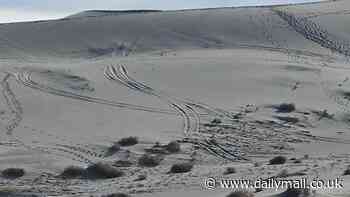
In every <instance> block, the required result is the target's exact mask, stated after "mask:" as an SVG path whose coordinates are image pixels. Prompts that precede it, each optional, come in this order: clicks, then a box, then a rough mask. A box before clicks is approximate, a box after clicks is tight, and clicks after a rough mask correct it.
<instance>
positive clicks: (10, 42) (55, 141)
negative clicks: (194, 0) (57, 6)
mask: <svg viewBox="0 0 350 197" xmlns="http://www.w3.org/2000/svg"><path fill="white" fill-rule="evenodd" d="M348 10H350V2H348V1H346V0H339V1H327V2H322V3H311V4H300V5H281V6H271V7H269V6H264V7H242V8H216V9H201V10H200V9H198V10H179V11H157V10H139V11H127V12H122V11H101V10H92V11H86V12H82V13H78V14H75V15H71V16H68V17H66V18H63V19H60V20H50V21H37V22H26V23H12V24H0V65H1V67H0V71H1V72H0V128H1V132H0V170H3V169H5V168H10V167H11V168H13V167H17V168H23V169H25V170H26V174H25V176H23V177H21V178H18V179H8V178H6V177H4V176H2V177H0V196H1V195H2V194H4V195H12V196H21V195H22V196H26V195H27V194H30V195H31V194H33V192H34V193H38V194H39V193H40V194H42V195H44V196H53V195H55V196H90V195H93V196H102V195H107V194H111V193H115V192H124V193H127V194H130V195H131V196H145V197H146V196H169V197H171V196H178V195H183V196H226V195H228V194H229V193H230V192H232V190H236V189H232V188H230V189H227V188H226V189H223V188H219V186H218V188H216V190H214V191H208V190H206V189H205V188H204V187H203V183H204V180H205V179H206V178H209V177H215V178H216V179H217V180H218V181H219V180H221V179H235V180H238V179H251V180H256V179H258V178H260V179H264V180H265V179H268V178H276V179H278V180H285V179H300V178H303V177H306V178H308V179H309V180H313V179H314V178H318V179H324V180H325V179H327V180H328V179H336V178H341V179H344V181H343V183H344V186H345V187H344V188H341V189H334V188H333V189H317V190H316V189H315V191H310V193H308V195H311V196H346V195H348V192H349V189H348V187H347V186H348V185H349V183H350V181H349V177H348V176H345V175H343V173H344V171H345V170H346V169H347V168H348V165H349V162H350V160H349V159H350V157H349V153H348V148H349V146H350V133H349V132H348V128H349V117H348V116H349V107H348V106H349V103H350V102H349V95H350V93H349V92H350V89H349V82H350V81H349V69H348V65H349V62H348V59H349V55H350V45H349V43H350V29H349V28H348V27H349V22H350V21H349V19H348V18H349V17H348V14H349V13H348ZM129 136H136V137H137V139H138V143H137V144H136V145H134V144H132V146H131V145H130V146H123V145H121V144H120V142H119V143H117V142H118V141H119V140H121V139H122V138H125V137H129ZM124 140H125V139H124ZM171 141H176V142H177V143H179V145H180V147H181V150H176V151H173V152H172V151H171V150H170V151H169V149H168V145H167V144H168V143H169V142H171ZM119 145H120V146H119ZM175 148H176V147H175ZM144 154H149V155H153V156H156V158H157V159H159V161H158V160H157V162H160V163H156V164H157V165H156V166H153V167H144V166H142V164H141V163H140V161H139V159H140V158H142V156H143V155H144ZM279 155H282V156H285V157H286V159H287V160H286V161H285V163H284V164H282V165H270V164H269V161H270V159H272V158H273V157H275V156H279ZM98 162H104V163H107V164H110V165H112V166H114V167H116V168H117V169H118V170H120V171H122V172H123V176H122V177H116V178H111V179H104V180H90V179H84V178H81V177H80V179H79V178H77V179H64V178H62V177H59V176H58V175H59V174H60V173H61V172H62V171H63V169H64V168H66V167H68V166H70V165H76V166H80V167H82V168H86V167H87V166H90V165H92V164H95V163H98ZM178 163H186V164H187V165H191V166H192V165H193V168H191V172H186V173H171V167H172V165H173V164H178ZM149 165H153V164H149ZM228 167H234V168H235V171H236V172H235V173H227V172H226V169H227V168H228ZM231 170H232V169H231ZM250 189H251V190H252V192H254V189H253V188H250ZM285 190H286V188H281V189H279V190H278V191H276V190H275V189H264V190H262V191H260V192H256V193H255V194H254V195H256V196H286V195H287V194H288V192H287V193H282V192H283V191H285ZM312 190H314V189H312Z"/></svg>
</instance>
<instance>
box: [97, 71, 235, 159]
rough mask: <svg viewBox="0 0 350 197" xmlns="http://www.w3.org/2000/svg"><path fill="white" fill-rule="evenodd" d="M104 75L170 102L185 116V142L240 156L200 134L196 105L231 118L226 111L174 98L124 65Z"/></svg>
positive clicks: (227, 155) (223, 155) (219, 153)
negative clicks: (139, 78)
mask: <svg viewBox="0 0 350 197" xmlns="http://www.w3.org/2000/svg"><path fill="white" fill-rule="evenodd" d="M104 76H105V77H106V78H107V79H109V80H112V81H115V82H117V83H119V84H121V85H124V86H126V87H128V88H130V89H133V90H135V91H139V92H142V93H144V94H148V95H151V96H154V97H157V98H159V99H161V100H163V101H165V102H166V103H168V104H169V105H170V107H172V108H173V109H174V110H175V111H177V112H178V113H179V114H181V116H182V118H183V122H184V130H183V132H184V134H185V136H186V139H185V140H184V142H187V143H192V144H195V145H198V146H199V147H201V148H202V149H204V150H206V151H207V152H209V153H210V154H212V155H215V156H218V157H221V158H224V159H227V160H237V159H239V158H240V157H239V156H237V155H235V154H234V153H231V152H230V151H229V150H227V149H225V148H224V147H222V146H221V145H220V144H219V143H213V141H211V140H208V139H207V138H206V137H205V136H204V135H201V134H200V121H201V120H200V114H199V113H198V112H197V111H196V109H195V107H198V108H200V109H204V110H206V111H207V112H208V113H211V114H213V113H214V114H215V115H220V117H222V116H224V117H230V118H231V116H229V115H228V114H226V113H224V111H219V110H217V109H213V108H212V107H210V106H208V105H204V104H199V103H195V102H192V101H188V100H182V99H178V98H174V97H171V96H169V95H167V94H165V93H163V92H161V91H157V90H155V89H153V88H151V87H150V86H148V85H146V84H144V83H141V82H138V81H136V80H135V79H133V78H132V77H131V76H129V74H128V71H127V69H126V67H125V66H122V65H120V66H118V68H115V67H114V66H107V67H106V68H105V71H104ZM193 135H197V138H194V137H193ZM198 137H199V138H198Z"/></svg>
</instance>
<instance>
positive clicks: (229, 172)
mask: <svg viewBox="0 0 350 197" xmlns="http://www.w3.org/2000/svg"><path fill="white" fill-rule="evenodd" d="M236 172H237V171H236V168H234V167H227V168H226V170H225V172H224V175H228V174H235V173H236Z"/></svg>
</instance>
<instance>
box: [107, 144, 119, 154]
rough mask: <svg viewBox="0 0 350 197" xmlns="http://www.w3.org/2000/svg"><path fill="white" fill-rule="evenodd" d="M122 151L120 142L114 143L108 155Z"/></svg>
mask: <svg viewBox="0 0 350 197" xmlns="http://www.w3.org/2000/svg"><path fill="white" fill-rule="evenodd" d="M118 151H120V144H119V143H114V144H113V145H112V146H111V147H109V148H108V150H107V153H106V156H111V155H113V154H115V153H116V152H118Z"/></svg>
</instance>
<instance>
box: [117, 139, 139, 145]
mask: <svg viewBox="0 0 350 197" xmlns="http://www.w3.org/2000/svg"><path fill="white" fill-rule="evenodd" d="M138 143H139V139H138V138H137V137H126V138H122V139H120V140H119V141H118V144H119V145H120V146H134V145H136V144H138Z"/></svg>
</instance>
